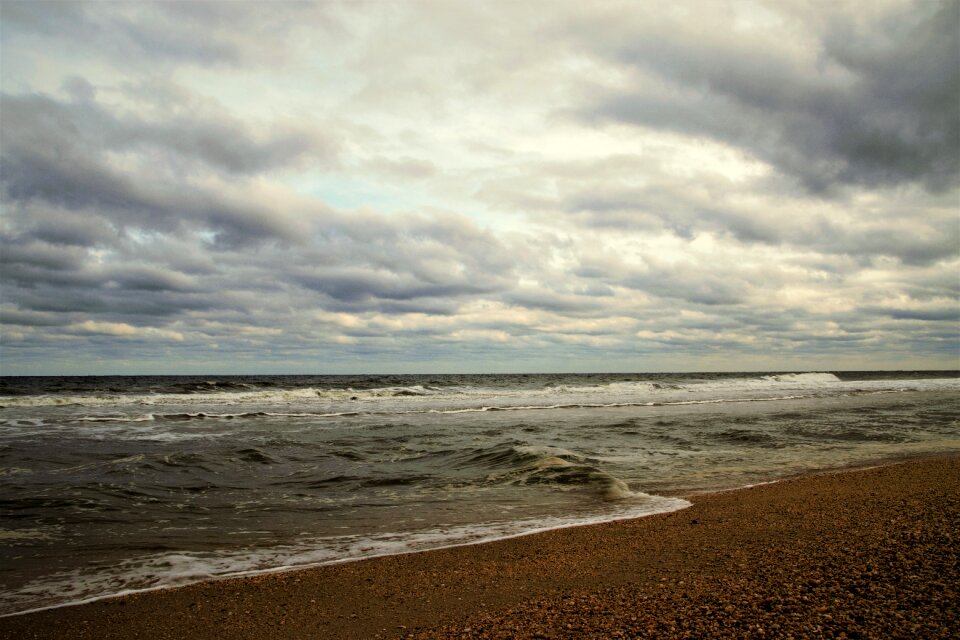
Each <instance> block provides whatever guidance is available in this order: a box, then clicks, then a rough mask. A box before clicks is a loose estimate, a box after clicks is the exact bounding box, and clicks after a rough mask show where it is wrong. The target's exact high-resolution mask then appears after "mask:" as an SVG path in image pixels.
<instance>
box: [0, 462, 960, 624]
mask: <svg viewBox="0 0 960 640" xmlns="http://www.w3.org/2000/svg"><path fill="white" fill-rule="evenodd" d="M691 500H692V501H693V502H694V505H693V506H692V507H690V508H689V509H685V510H683V511H678V512H675V513H671V514H661V515H657V516H651V517H647V518H641V519H637V520H630V521H623V522H617V523H609V524H602V525H592V526H586V527H577V528H572V529H562V530H557V531H551V532H547V533H541V534H536V535H531V536H525V537H521V538H515V539H510V540H502V541H498V542H493V543H487V544H482V545H475V546H468V547H459V548H454V549H446V550H438V551H431V552H427V553H420V554H411V555H404V556H393V557H386V558H375V559H371V560H365V561H362V562H353V563H349V564H341V565H335V566H327V567H320V568H316V569H307V570H302V571H296V572H287V573H282V574H271V575H263V576H257V577H251V578H244V579H234V580H221V581H215V582H208V583H203V584H197V585H191V586H187V587H182V588H179V589H170V590H165V591H154V592H149V593H143V594H138V595H131V596H126V597H122V598H115V599H111V600H103V601H99V602H94V603H90V604H87V605H81V606H73V607H64V608H59V609H52V610H48V611H42V612H37V613H33V614H27V615H21V616H14V617H8V618H2V619H0V637H2V638H11V639H12V638H24V639H26V638H71V639H79V638H97V639H100V638H178V639H192V638H313V639H337V638H378V637H381V638H396V637H412V638H635V637H656V638H664V637H737V638H742V637H754V638H764V637H769V638H784V637H844V636H845V637H850V638H856V637H876V638H887V637H923V638H937V637H943V638H953V637H960V604H958V603H960V457H958V456H951V457H939V458H928V459H922V460H913V461H908V462H904V463H900V464H895V465H890V466H885V467H880V468H873V469H864V470H854V471H847V472H844V473H835V474H827V475H819V476H811V477H805V478H798V479H792V480H787V481H783V482H779V483H776V484H769V485H761V486H757V487H754V488H751V489H742V490H738V491H731V492H725V493H717V494H709V495H700V496H693V497H692V498H691Z"/></svg>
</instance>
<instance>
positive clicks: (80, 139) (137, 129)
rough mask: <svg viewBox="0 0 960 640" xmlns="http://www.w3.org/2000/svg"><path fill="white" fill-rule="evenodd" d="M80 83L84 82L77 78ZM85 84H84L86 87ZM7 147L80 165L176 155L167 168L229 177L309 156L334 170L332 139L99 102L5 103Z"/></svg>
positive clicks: (36, 98)
mask: <svg viewBox="0 0 960 640" xmlns="http://www.w3.org/2000/svg"><path fill="white" fill-rule="evenodd" d="M73 80H74V81H75V82H77V81H78V79H76V78H73ZM80 80H81V81H82V79H80ZM0 106H2V118H3V128H4V134H5V135H4V146H11V147H12V148H13V150H14V151H15V152H20V153H23V152H24V151H25V150H28V149H36V148H37V147H38V146H39V145H45V146H47V147H49V148H51V149H54V150H57V151H58V152H60V153H64V152H67V153H70V154H71V155H73V156H74V158H75V159H76V157H77V156H80V155H83V156H84V157H86V156H88V155H92V154H93V153H92V152H94V151H96V150H100V151H101V152H102V151H106V150H108V151H112V152H118V153H124V152H146V151H150V150H159V151H161V152H163V153H166V154H171V155H172V156H173V158H168V159H167V161H168V162H172V161H174V160H176V161H179V162H184V161H186V162H202V163H204V164H206V165H208V166H210V167H212V168H214V169H218V170H221V171H226V172H229V173H239V174H248V173H259V172H262V171H265V170H268V169H278V168H282V167H284V166H286V165H289V164H291V163H294V162H297V161H299V160H300V159H302V158H303V157H304V156H307V155H310V156H311V157H312V159H313V160H314V161H319V162H321V163H324V164H329V163H330V162H332V159H333V157H334V154H335V152H336V149H335V144H334V142H333V140H332V139H329V138H328V139H324V138H322V137H321V136H319V135H317V134H315V133H313V132H311V131H307V130H296V129H293V130H290V131H288V132H283V131H277V132H275V133H274V134H272V135H270V136H259V137H258V136H255V135H254V134H253V133H252V131H251V127H249V126H246V125H244V124H243V123H241V122H239V121H236V120H233V119H231V118H230V117H229V116H225V115H224V114H218V115H217V116H216V117H208V116H203V115H198V114H192V115H191V116H189V117H188V116H186V115H183V114H175V115H172V116H170V117H167V118H166V119H164V120H162V121H150V120H147V119H143V118H138V117H136V116H133V115H123V116H121V115H118V114H116V113H112V112H110V111H109V110H108V109H106V108H104V107H102V106H101V105H99V104H98V103H96V102H94V101H93V100H89V99H88V100H81V101H74V102H61V101H58V100H56V99H54V98H52V97H50V96H45V95H9V94H4V95H3V96H2V104H0Z"/></svg>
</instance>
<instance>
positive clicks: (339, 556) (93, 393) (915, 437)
mask: <svg viewBox="0 0 960 640" xmlns="http://www.w3.org/2000/svg"><path fill="white" fill-rule="evenodd" d="M958 391H960V380H958V378H957V377H956V373H955V372H947V373H944V372H909V373H903V372H898V373H869V374H849V373H846V374H830V373H812V374H806V373H804V374H790V373H786V374H747V373H743V374H657V375H631V374H626V375H625V374H603V375H599V374H594V375H531V376H518V375H507V376H501V375H490V376H352V377H346V376H263V377H254V376H247V377H217V378H199V377H179V376H177V377H132V378H130V377H108V378H3V379H0V406H2V408H0V516H2V524H0V584H2V587H0V613H10V612H15V611H20V610H26V609H32V608H37V607H42V606H50V605H55V604H61V603H65V602H72V601H78V600H83V599H87V598H92V597H99V596H103V595H108V594H113V593H118V592H122V591H124V590H131V589H143V588H152V587H157V586H163V585H172V584H182V583H185V582H190V581H195V580H198V579H204V578H208V577H211V576H219V575H228V574H233V573H238V572H239V573H244V572H251V571H262V570H272V569H276V568H280V567H288V566H302V565H308V564H317V563H326V562H335V561H343V560H346V559H352V558H359V557H367V556H371V555H378V554H383V553H397V552H403V551H412V550H420V549H426V548H434V547H438V546H444V545H449V544H459V543H467V542H474V541H480V540H487V539H493V538H497V537H503V536H507V535H516V534H521V533H524V532H529V531H532V530H537V529H543V528H551V527H558V526H568V525H572V524H577V523H583V522H592V521H601V520H609V519H613V518H621V517H632V516H636V515H643V514H647V513H654V512H659V511H665V510H671V509H676V508H680V507H682V506H683V505H684V504H685V503H684V502H683V501H682V500H680V499H678V498H673V497H664V496H674V495H677V494H683V493H689V492H694V491H700V490H713V489H718V488H728V487H734V486H742V485H746V484H752V483H756V482H763V481H768V480H772V479H776V478H778V477H783V476H785V475H790V474H794V473H801V472H808V471H812V470H819V469H827V468H833V467H839V466H844V465H848V464H856V463H864V462H870V461H874V460H882V459H884V458H886V457H890V456H901V455H905V454H919V453H928V452H942V451H957V450H960V394H958Z"/></svg>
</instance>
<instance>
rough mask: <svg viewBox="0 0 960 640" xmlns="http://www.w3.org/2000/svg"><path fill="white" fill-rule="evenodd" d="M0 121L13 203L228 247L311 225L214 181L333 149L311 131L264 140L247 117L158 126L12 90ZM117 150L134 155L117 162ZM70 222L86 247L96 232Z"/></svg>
mask: <svg viewBox="0 0 960 640" xmlns="http://www.w3.org/2000/svg"><path fill="white" fill-rule="evenodd" d="M0 127H2V134H3V140H4V144H3V146H2V148H0V157H2V166H3V171H2V175H0V182H2V186H3V190H4V193H5V199H6V201H7V202H8V204H9V205H18V206H29V207H37V206H40V205H46V206H48V207H56V208H60V209H65V210H71V211H78V210H83V211H84V215H87V216H89V215H91V212H94V211H95V212H96V213H97V214H99V215H106V216H108V217H109V219H110V220H111V222H112V223H113V225H115V226H116V227H119V228H124V227H128V226H133V227H136V228H141V229H154V230H159V231H165V232H171V231H176V230H177V229H182V228H190V229H193V230H198V229H207V230H210V231H211V232H214V233H215V238H216V241H217V242H218V243H221V244H224V245H228V246H237V245H244V244H249V243H251V242H259V241H261V240H263V239H264V238H271V237H279V238H283V239H287V240H296V239H298V238H302V237H303V234H304V231H305V227H304V223H303V222H302V221H301V220H300V219H298V218H297V217H296V216H295V215H294V213H295V212H290V211H277V210H274V209H271V208H268V207H267V206H264V204H263V203H257V202H256V201H254V200H252V199H250V198H242V197H238V196H236V195H233V192H235V191H236V189H232V190H230V191H227V190H226V188H221V189H220V190H218V189H217V188H215V187H211V186H210V185H211V180H210V179H209V178H210V177H211V176H213V177H216V175H217V174H216V172H226V173H227V174H230V173H233V172H240V173H245V172H250V171H261V170H265V169H267V168H272V169H276V168H277V167H278V166H282V165H285V164H287V163H290V162H294V161H297V160H298V159H299V158H300V157H301V156H302V155H303V154H309V155H311V156H312V157H315V158H316V157H319V158H323V157H326V154H327V148H326V147H325V146H324V144H323V142H322V141H318V139H315V138H313V137H311V136H309V135H303V136H299V137H297V136H294V137H281V138H266V139H264V140H259V139H255V138H254V137H253V136H252V135H251V134H249V133H248V132H247V131H246V129H245V128H244V127H242V126H241V125H239V124H238V123H230V124H224V123H215V122H212V121H204V120H196V121H188V120H182V119H177V120H174V121H173V122H164V123H153V122H150V121H146V120H139V119H136V118H132V117H124V118H120V117H118V116H115V115H114V114H112V113H110V112H109V111H107V110H106V109H104V108H101V107H99V106H97V105H94V104H91V103H86V102H84V103H75V102H74V103H66V102H60V101H57V100H55V99H53V98H51V97H49V96H42V95H26V96H11V95H4V96H3V98H2V111H0ZM318 145H319V146H318ZM118 156H122V157H123V158H124V160H125V161H124V162H122V163H119V162H117V161H116V158H117V157H118ZM211 172H214V173H211ZM205 178H207V179H206V180H204V179H205ZM214 184H215V183H214ZM71 226H72V227H74V228H77V227H78V225H76V224H73V223H71V222H68V223H67V224H66V225H65V226H64V227H61V228H60V229H59V232H58V235H59V241H60V242H64V243H69V242H75V243H83V242H84V238H83V236H89V234H90V230H84V229H79V228H78V229H77V230H78V232H79V233H78V236H79V237H78V238H76V239H75V240H71V239H70V238H69V237H67V235H68V233H69V228H70V227H71ZM38 233H40V231H38ZM45 235H47V236H49V235H50V232H49V230H48V231H47V233H46V234H45Z"/></svg>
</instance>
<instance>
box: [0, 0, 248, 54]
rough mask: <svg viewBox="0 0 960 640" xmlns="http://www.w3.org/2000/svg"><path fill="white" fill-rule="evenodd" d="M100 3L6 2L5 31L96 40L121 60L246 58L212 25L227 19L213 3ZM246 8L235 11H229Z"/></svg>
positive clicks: (78, 40) (75, 40) (81, 41)
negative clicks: (106, 6) (103, 6)
mask: <svg viewBox="0 0 960 640" xmlns="http://www.w3.org/2000/svg"><path fill="white" fill-rule="evenodd" d="M98 4H99V3H96V2H78V1H73V0H71V1H69V2H66V1H64V2H50V1H46V0H41V1H36V0H29V1H27V0H14V1H11V2H5V3H4V7H3V18H4V20H3V22H4V25H5V27H6V29H4V31H6V32H7V33H13V32H14V31H17V32H23V33H36V34H39V35H42V36H48V37H56V38H59V39H67V40H68V41H72V42H73V43H76V44H80V45H82V44H86V43H88V42H96V43H97V45H98V47H100V48H101V51H103V53H105V54H107V55H110V56H112V57H113V58H114V60H116V61H117V62H118V63H120V64H130V62H131V58H133V59H136V60H140V59H143V58H145V57H150V58H161V59H166V60H168V61H170V62H185V61H188V62H195V63H200V64H231V65H232V64H237V63H239V62H240V61H241V60H243V59H244V58H245V57H246V56H245V54H244V49H243V46H242V42H238V41H233V40H231V39H230V38H229V36H228V34H225V33H222V32H221V33H218V32H217V31H216V30H215V29H212V28H211V27H215V26H217V20H218V19H219V20H220V21H221V22H220V24H222V23H223V22H225V21H227V20H228V19H229V17H230V14H229V13H226V11H225V9H226V8H225V7H222V6H221V8H220V9H219V10H217V9H216V7H215V6H214V5H213V3H199V2H184V3H179V2H178V3H138V4H139V7H137V6H136V5H131V6H127V7H123V6H121V5H114V6H113V7H112V9H113V10H111V11H102V10H99V9H100V7H98ZM165 4H169V5H194V4H196V5H200V6H198V7H195V8H193V9H188V8H186V7H182V8H178V7H175V6H170V7H165V6H164V5H165ZM131 8H136V9H139V10H140V11H141V12H148V13H150V12H152V13H155V18H156V19H155V20H152V21H151V20H142V19H139V20H138V19H136V18H135V17H134V16H132V15H131V13H130V11H129V9H131ZM204 8H206V9H207V11H204ZM244 13H245V12H233V15H234V16H236V15H244ZM141 17H142V16H141ZM4 35H7V34H6V33H5V34H4Z"/></svg>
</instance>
